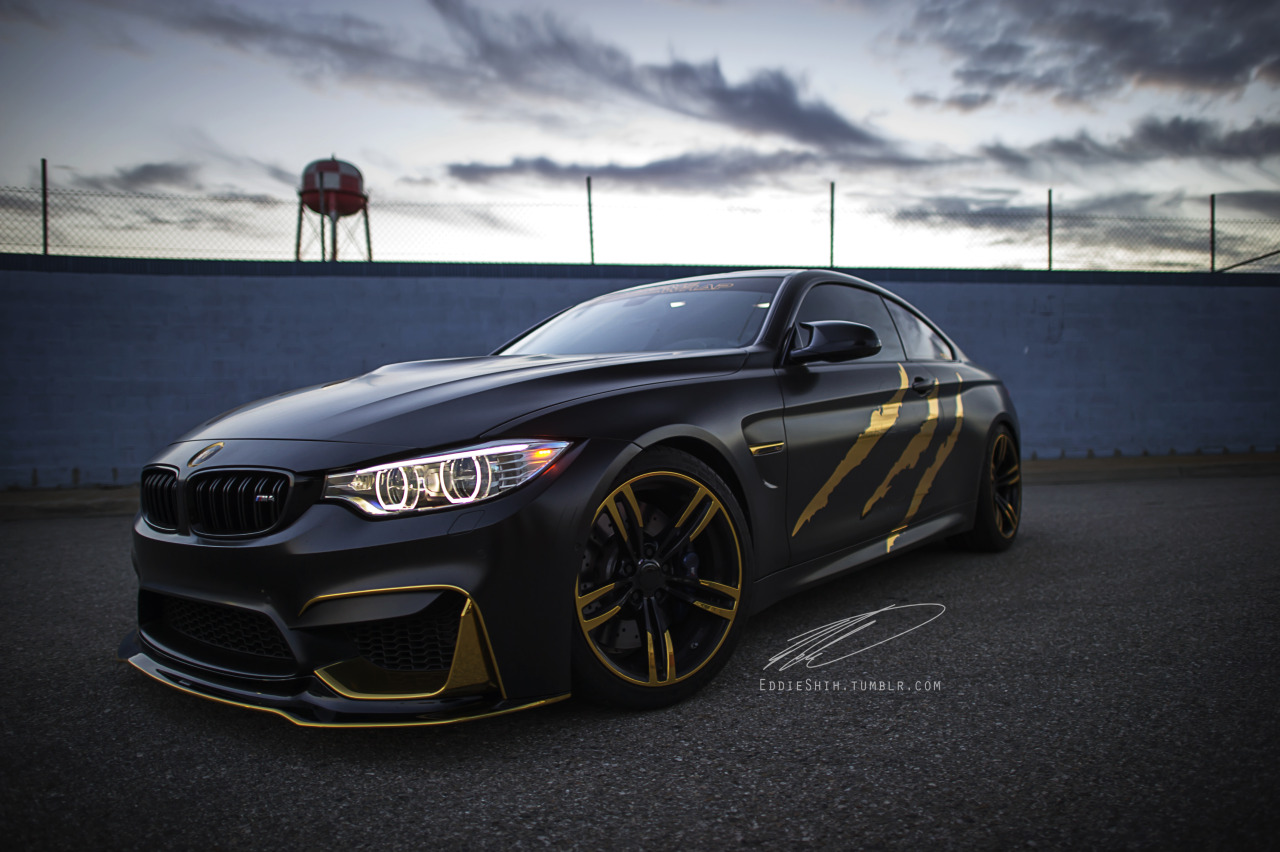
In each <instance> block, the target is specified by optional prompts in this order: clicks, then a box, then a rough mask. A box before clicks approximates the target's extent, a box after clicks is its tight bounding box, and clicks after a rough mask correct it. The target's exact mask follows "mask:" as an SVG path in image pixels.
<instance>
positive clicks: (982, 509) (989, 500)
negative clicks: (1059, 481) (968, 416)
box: [957, 426, 1022, 553]
mask: <svg viewBox="0 0 1280 852" xmlns="http://www.w3.org/2000/svg"><path fill="white" fill-rule="evenodd" d="M1021 521H1022V462H1021V459H1020V458H1019V456H1018V445H1017V443H1016V442H1015V441H1014V440H1013V433H1012V432H1010V431H1009V429H1008V428H1007V427H1005V426H1001V427H999V428H998V429H996V430H995V431H994V432H992V433H991V438H990V439H989V440H988V441H987V454H986V458H985V459H984V461H983V466H982V481H981V482H980V483H979V485H978V507H977V511H976V512H975V515H974V519H973V529H972V530H970V531H969V532H967V533H964V534H963V535H961V536H958V537H957V540H958V541H959V543H960V544H961V545H963V546H964V547H967V548H969V549H970V550H982V551H987V552H989V553H993V552H998V551H1001V550H1007V549H1008V548H1009V546H1010V545H1011V544H1013V540H1014V539H1015V538H1017V536H1018V527H1019V525H1020V524H1021Z"/></svg>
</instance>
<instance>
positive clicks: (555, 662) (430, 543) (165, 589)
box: [119, 441, 629, 726]
mask: <svg viewBox="0 0 1280 852" xmlns="http://www.w3.org/2000/svg"><path fill="white" fill-rule="evenodd" d="M230 443H231V442H228V445H229V449H230V448H231V447H230ZM628 446H629V445H626V444H623V443H621V442H608V441H588V442H583V443H580V444H578V445H576V446H574V447H573V448H571V449H570V450H569V451H568V452H567V453H566V454H565V456H564V457H563V458H562V459H561V460H558V461H557V463H556V465H555V469H549V470H548V471H546V472H544V474H543V475H540V476H539V477H538V478H536V479H535V480H533V481H532V482H530V483H528V484H527V485H525V486H523V487H521V488H519V489H517V490H516V491H513V492H512V493H511V494H508V495H504V496H503V497H501V498H498V499H496V500H494V501H492V502H490V503H483V504H478V505H475V506H463V507H458V508H454V509H448V510H441V511H438V512H429V513H424V514H422V515H418V516H413V517H406V518H393V519H369V518H365V517H363V516H361V515H359V514H358V513H357V512H356V511H355V510H354V509H351V508H348V507H346V506H344V505H337V504H333V503H323V502H318V503H313V504H311V505H307V506H305V507H301V508H299V507H294V509H295V511H293V512H292V513H291V514H290V518H291V522H289V523H288V524H287V525H285V526H283V528H280V529H276V530H274V531H272V532H270V533H268V534H266V535H262V536H259V537H241V538H222V539H219V538H213V537H208V536H201V535H199V534H198V533H195V532H193V531H191V530H190V529H180V530H177V531H164V530H157V529H155V528H153V527H152V526H151V525H150V524H148V523H147V521H146V520H145V519H144V518H143V517H142V516H139V518H138V519H137V520H136V521H135V524H134V553H133V558H134V566H135V570H136V572H137V575H138V580H139V602H138V614H139V618H138V629H137V630H135V631H134V632H133V633H131V634H130V635H129V636H128V637H126V638H125V640H124V642H123V644H122V645H121V647H120V651H119V656H120V658H121V659H123V660H127V661H128V662H129V663H131V664H132V665H133V666H135V667H136V668H138V669H139V670H141V671H143V672H144V673H146V674H147V675H149V676H151V677H153V678H155V679H156V680H158V681H160V682H161V683H164V684H166V685H168V686H171V687H174V688H176V689H180V690H183V691H186V692H190V693H193V694H196V695H200V696H202V697H204V698H209V699H212V700H215V701H219V702H223V703H226V704H232V705H236V706H243V707H249V708H253V709H258V710H264V711H267V712H273V713H276V714H278V715H281V716H284V717H285V718H287V719H289V720H290V721H292V722H295V723H297V724H300V725H308V726H337V725H342V726H378V725H431V724H443V723H447V722H457V721H464V720H467V719H473V718H481V717H485V716H491V715H497V714H501V713H508V712H513V711H515V710H520V709H524V708H527V707H534V706H539V705H542V704H547V703H550V702H553V701H557V700H560V699H563V698H567V697H568V695H569V691H570V686H571V684H570V671H569V638H570V628H571V625H572V618H573V613H572V605H571V598H572V594H571V588H572V586H571V583H572V578H573V576H574V573H575V570H576V566H577V564H578V562H579V561H580V560H581V558H582V557H581V550H580V547H581V541H582V540H583V538H584V537H585V531H586V529H587V524H588V523H589V522H590V516H589V508H588V507H591V506H594V505H596V504H597V503H598V502H599V500H600V499H602V497H603V495H602V494H601V493H600V492H601V490H602V489H603V487H604V486H603V485H602V483H606V484H607V483H608V482H610V481H611V479H612V476H613V475H614V474H615V473H616V470H617V469H618V468H619V467H621V465H622V464H624V463H625V458H626V456H627V455H628V452H627V448H628ZM188 449H189V448H181V449H180V450H178V451H177V452H179V453H184V454H185V453H187V452H188ZM160 461H161V462H162V463H165V462H166V460H165V459H164V458H163V457H162V458H161V460H160ZM270 461H271V460H270V459H261V460H259V461H258V464H260V465H263V466H268V465H270ZM173 466H174V467H179V466H178V465H173ZM179 469H180V470H181V468H180V467H179ZM181 475H182V474H181V473H180V476H181ZM295 492H296V493H299V494H306V493H308V492H307V490H306V489H304V488H297V489H295ZM308 499H309V498H308ZM193 625H194V626H193ZM414 631H417V632H414ZM424 631H425V632H424ZM246 637H248V638H246Z"/></svg>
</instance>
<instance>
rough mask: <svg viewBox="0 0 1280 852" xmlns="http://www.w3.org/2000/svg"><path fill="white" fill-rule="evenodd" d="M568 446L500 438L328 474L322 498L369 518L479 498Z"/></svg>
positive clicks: (532, 471)
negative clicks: (447, 450) (436, 453)
mask: <svg viewBox="0 0 1280 852" xmlns="http://www.w3.org/2000/svg"><path fill="white" fill-rule="evenodd" d="M568 447H569V443H568V442H567V441H541V440H529V441H501V442H495V443H489V444H481V445H479V446H475V447H466V448H464V449H460V450H455V451H453V452H448V453H440V454H438V455H430V456H421V457H418V458H411V459H405V460H403V461H394V462H388V463H386V464H380V465H373V466H371V467H366V468H362V469H360V470H355V471H349V472H336V473H331V474H329V475H327V476H326V477H325V480H324V497H325V499H326V500H339V501H342V502H344V503H347V504H348V505H351V506H354V507H355V508H356V509H358V510H360V511H361V512H362V513H363V514H366V515H370V516H373V517H390V516H396V515H411V514H418V513H420V512H429V511H431V510H432V509H443V508H446V507H448V506H457V505H460V504H465V503H478V502H480V501H482V500H488V499H491V498H493V497H497V496H498V495H500V494H505V493H506V492H508V491H510V490H511V489H513V488H516V487H518V486H520V485H523V484H524V483H525V482H528V481H529V480H530V479H533V478H534V477H535V476H537V475H538V474H539V473H541V472H542V471H543V470H545V469H546V468H548V467H550V466H551V463H552V462H554V461H555V460H556V459H557V458H559V456H560V454H561V453H563V452H564V451H565V450H566V449H567V448H568Z"/></svg>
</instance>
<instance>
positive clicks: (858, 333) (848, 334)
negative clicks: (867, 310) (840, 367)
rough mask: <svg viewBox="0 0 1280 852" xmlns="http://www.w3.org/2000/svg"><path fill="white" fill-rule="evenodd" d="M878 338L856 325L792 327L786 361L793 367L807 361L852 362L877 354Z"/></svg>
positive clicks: (829, 322) (834, 322) (827, 322)
mask: <svg viewBox="0 0 1280 852" xmlns="http://www.w3.org/2000/svg"><path fill="white" fill-rule="evenodd" d="M880 348H881V346H880V337H879V336H878V335H877V334H876V333H875V330H874V329H871V328H869V327H868V326H865V325H863V324H862V323H857V322H843V321H841V320H822V321H820V322H802V323H797V324H796V335H795V337H794V338H792V344H791V351H790V352H789V353H788V360H790V361H791V362H792V363H794V364H807V363H809V362H810V361H835V362H840V361H853V360H855V359H857V358H866V357H867V356H869V355H874V354H876V353H877V352H879V351H880Z"/></svg>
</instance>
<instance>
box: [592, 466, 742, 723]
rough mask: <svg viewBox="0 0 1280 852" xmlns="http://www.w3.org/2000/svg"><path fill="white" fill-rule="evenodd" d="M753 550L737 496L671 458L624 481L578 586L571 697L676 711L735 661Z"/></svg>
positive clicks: (630, 471) (633, 471)
mask: <svg viewBox="0 0 1280 852" xmlns="http://www.w3.org/2000/svg"><path fill="white" fill-rule="evenodd" d="M750 551H751V548H750V542H749V540H748V536H747V532H746V526H745V523H744V521H743V518H742V512H741V510H740V508H739V507H738V504H737V501H736V500H735V499H734V498H733V494H732V492H730V490H729V489H728V487H727V486H726V485H725V484H724V482H723V481H722V480H721V479H720V477H719V476H717V475H716V474H715V472H714V471H712V470H711V469H710V468H709V467H707V466H706V465H705V464H703V463H702V462H700V461H699V460H697V459H696V458H694V457H693V456H690V455H688V454H686V453H683V452H679V451H677V450H674V449H670V448H659V449H656V450H651V451H649V452H646V453H644V454H642V455H641V456H639V457H637V458H636V459H635V460H634V461H633V462H631V463H630V464H629V465H627V467H626V468H625V469H624V470H623V472H622V474H621V475H620V476H619V477H618V480H617V481H616V482H615V483H614V485H613V488H612V489H611V490H610V492H609V494H608V496H607V497H605V499H604V501H603V502H602V503H601V504H600V506H599V507H598V508H597V509H596V512H595V515H594V517H593V518H592V521H591V526H590V528H589V529H588V530H587V537H586V545H585V549H584V553H583V558H582V564H581V566H580V567H579V570H578V574H577V576H576V577H575V585H574V612H575V614H576V618H575V621H576V625H575V628H574V630H573V668H574V684H575V689H576V690H577V691H579V692H581V693H583V694H585V695H586V696H587V697H588V698H594V699H596V700H599V701H603V702H605V703H608V704H613V705H615V706H621V707H627V708H632V709H649V708H654V707H662V706H664V705H667V704H671V703H673V702H676V701H679V700H681V699H683V698H685V697H687V696H688V695H690V694H692V693H693V692H695V691H697V690H698V689H699V688H700V687H701V686H702V685H703V684H705V683H706V682H707V681H709V680H711V678H712V677H714V676H715V674H716V672H717V671H719V670H720V669H721V668H722V667H723V666H724V664H725V662H726V661H727V660H728V658H729V655H730V654H731V653H732V651H733V647H734V645H736V644H737V640H738V636H739V634H740V633H741V631H742V628H743V624H744V622H745V621H746V609H747V607H746V604H747V597H748V593H749V590H750V583H749V577H750V571H749V560H750Z"/></svg>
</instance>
